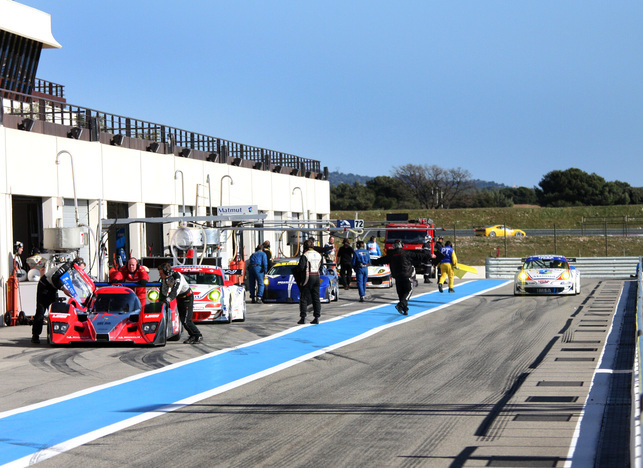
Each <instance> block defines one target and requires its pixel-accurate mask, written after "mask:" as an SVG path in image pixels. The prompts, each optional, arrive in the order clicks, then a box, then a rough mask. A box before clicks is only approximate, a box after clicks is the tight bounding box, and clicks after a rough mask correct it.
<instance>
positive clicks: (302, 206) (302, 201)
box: [292, 187, 306, 221]
mask: <svg viewBox="0 0 643 468" xmlns="http://www.w3.org/2000/svg"><path fill="white" fill-rule="evenodd" d="M295 190H299V194H300V195H301V215H302V216H303V217H304V221H305V220H306V211H305V210H304V192H303V190H302V189H301V187H295V188H294V189H292V194H293V195H294V194H295Z"/></svg>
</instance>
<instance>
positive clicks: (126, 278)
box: [119, 257, 150, 306]
mask: <svg viewBox="0 0 643 468" xmlns="http://www.w3.org/2000/svg"><path fill="white" fill-rule="evenodd" d="M119 273H120V274H121V275H122V276H123V279H122V281H123V283H138V284H140V285H141V286H145V285H146V284H147V282H148V281H149V280H150V275H149V274H148V273H147V270H146V269H145V267H144V266H143V265H141V264H139V263H138V260H137V259H135V258H134V257H132V258H130V259H129V260H128V261H127V264H126V265H125V266H123V267H122V268H121V269H120V270H119ZM134 291H135V292H136V295H137V296H138V299H139V300H140V301H141V306H144V305H145V301H146V298H147V288H145V287H142V288H135V289H134Z"/></svg>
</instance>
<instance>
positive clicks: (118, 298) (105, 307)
mask: <svg viewBox="0 0 643 468" xmlns="http://www.w3.org/2000/svg"><path fill="white" fill-rule="evenodd" d="M140 309H141V302H140V301H139V300H138V297H136V294H99V295H98V297H97V298H96V302H95V303H94V307H93V310H94V312H120V313H129V312H135V311H137V310H140Z"/></svg>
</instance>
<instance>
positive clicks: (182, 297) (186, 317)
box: [159, 270, 202, 343]
mask: <svg viewBox="0 0 643 468" xmlns="http://www.w3.org/2000/svg"><path fill="white" fill-rule="evenodd" d="M173 299H176V305H177V308H178V310H179V317H180V318H181V322H182V323H183V328H185V330H186V331H187V332H188V334H189V335H190V338H188V339H187V340H186V341H185V343H198V342H199V341H201V340H202V335H201V332H200V331H199V329H198V328H197V327H196V325H194V322H193V321H192V313H193V310H194V294H193V293H192V289H190V285H189V284H188V282H187V280H186V279H185V277H184V276H183V275H182V274H181V273H179V272H178V271H174V270H171V271H170V272H169V274H167V277H166V278H161V290H160V291H159V302H165V303H168V304H169V303H170V302H171V301H172V300H173Z"/></svg>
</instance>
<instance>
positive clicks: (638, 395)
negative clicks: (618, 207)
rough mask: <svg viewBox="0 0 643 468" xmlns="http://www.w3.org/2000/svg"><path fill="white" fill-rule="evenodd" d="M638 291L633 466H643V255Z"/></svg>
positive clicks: (631, 446) (631, 419)
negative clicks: (642, 351) (642, 440)
mask: <svg viewBox="0 0 643 468" xmlns="http://www.w3.org/2000/svg"><path fill="white" fill-rule="evenodd" d="M637 273H638V274H637V277H638V279H637V291H636V357H637V358H638V359H635V360H634V368H633V369H632V404H631V412H630V421H631V424H630V429H631V430H630V439H631V440H630V459H631V466H641V450H640V448H641V427H640V424H641V403H643V388H641V387H642V385H641V375H643V374H642V371H643V360H642V359H641V358H642V356H641V348H642V347H643V337H642V336H641V335H642V334H643V257H639V263H638V266H637Z"/></svg>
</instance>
